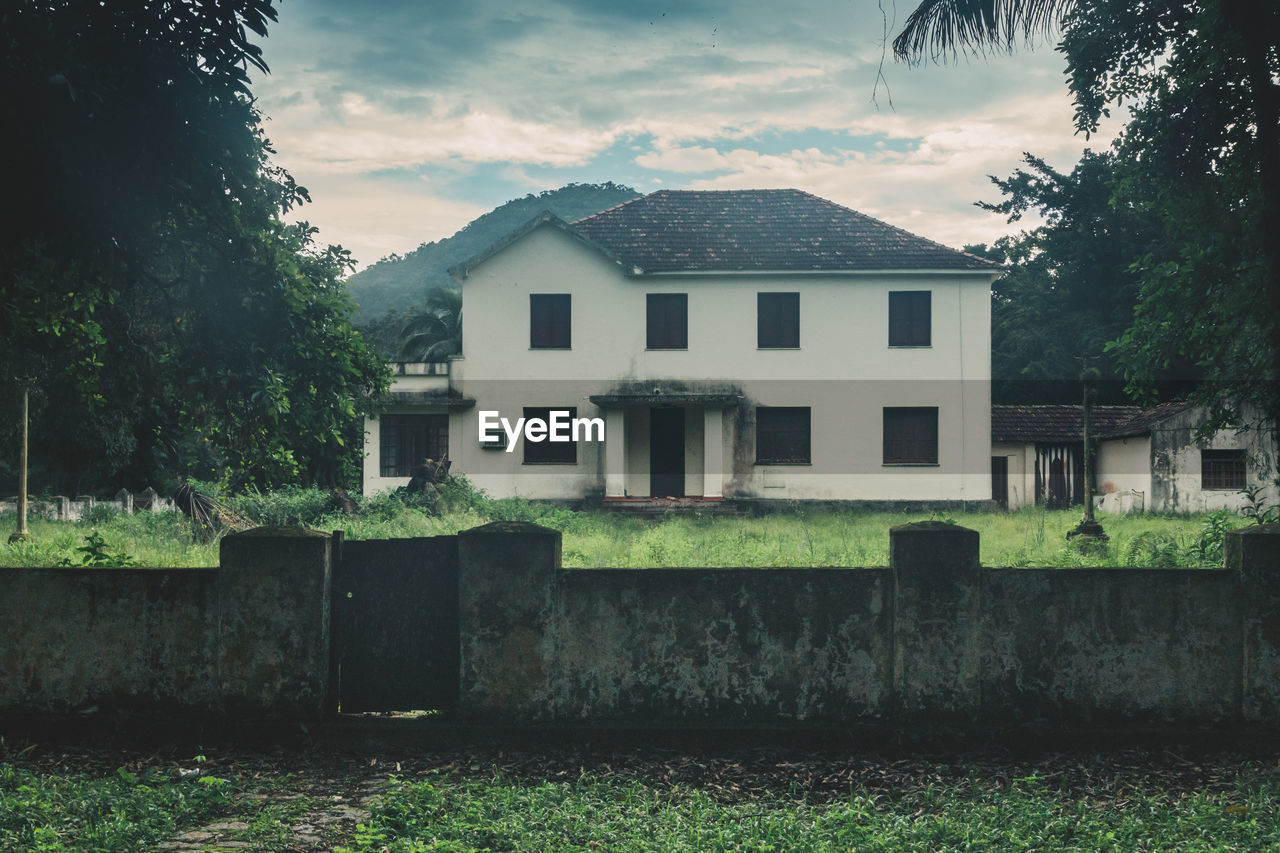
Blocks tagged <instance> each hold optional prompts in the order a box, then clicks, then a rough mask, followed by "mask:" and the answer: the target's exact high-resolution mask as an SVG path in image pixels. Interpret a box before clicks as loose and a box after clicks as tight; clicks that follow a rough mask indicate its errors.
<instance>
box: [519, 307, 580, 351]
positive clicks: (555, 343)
mask: <svg viewBox="0 0 1280 853" xmlns="http://www.w3.org/2000/svg"><path fill="white" fill-rule="evenodd" d="M571 311H572V305H571V302H570V296H569V294H567V293H531V294H529V347H530V348H531V349H569V348H570V323H569V320H570V315H571Z"/></svg>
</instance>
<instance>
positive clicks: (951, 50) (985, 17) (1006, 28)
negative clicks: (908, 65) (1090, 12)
mask: <svg viewBox="0 0 1280 853" xmlns="http://www.w3.org/2000/svg"><path fill="white" fill-rule="evenodd" d="M1074 5H1075V0H922V2H921V3H920V5H919V6H917V7H916V9H915V11H914V12H912V13H911V14H910V15H909V16H908V17H907V22H906V24H905V25H904V26H903V28H902V32H900V33H899V34H898V37H897V38H896V39H894V40H893V54H894V56H896V57H897V58H898V59H900V60H903V61H905V62H920V61H922V60H923V59H926V58H928V59H932V60H934V61H935V62H941V61H945V60H946V59H947V58H948V57H950V58H952V59H954V58H956V57H957V56H958V55H959V54H960V53H970V54H974V55H978V56H982V55H985V54H986V52H987V51H988V50H999V51H1009V50H1012V49H1013V48H1014V47H1015V45H1016V44H1017V42H1019V41H1025V42H1027V43H1029V44H1030V43H1034V42H1035V41H1036V39H1038V38H1041V37H1046V38H1047V37H1048V36H1050V35H1051V34H1052V33H1053V31H1054V30H1055V29H1056V28H1057V26H1058V25H1059V24H1060V23H1061V22H1062V20H1063V17H1064V16H1065V15H1066V14H1067V13H1068V12H1069V11H1070V10H1071V8H1072V7H1073V6H1074Z"/></svg>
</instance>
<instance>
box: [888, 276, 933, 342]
mask: <svg viewBox="0 0 1280 853" xmlns="http://www.w3.org/2000/svg"><path fill="white" fill-rule="evenodd" d="M930 296H931V294H930V292H929V291H927V290H893V291H890V292H889V346H891V347H927V346H930V345H931V343H930V341H931V332H932V329H933V322H932V318H931V317H930V314H931V312H932V306H931V299H930Z"/></svg>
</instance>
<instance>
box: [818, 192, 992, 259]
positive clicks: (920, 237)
mask: <svg viewBox="0 0 1280 853" xmlns="http://www.w3.org/2000/svg"><path fill="white" fill-rule="evenodd" d="M793 191H794V192H798V193H800V194H802V195H807V196H809V197H810V198H816V199H817V200H818V201H821V202H825V203H827V204H831V205H835V206H836V207H839V208H841V209H842V210H847V211H849V212H850V213H852V214H853V215H855V216H861V217H862V218H863V219H869V220H871V221H872V222H875V223H876V224H878V225H883V226H884V227H885V228H889V229H892V230H893V231H897V232H899V233H901V234H906V235H907V236H908V237H914V238H916V239H917V240H923V241H925V242H926V243H929V244H930V245H933V246H937V247H938V248H939V249H946V250H947V251H948V252H955V253H956V254H957V255H964V256H965V257H967V258H973V259H974V260H975V261H982V262H983V263H985V264H991V265H992V266H993V267H995V268H997V269H1001V268H1003V267H1004V264H997V263H996V262H995V261H993V260H990V259H988V258H983V257H979V256H978V255H975V254H973V253H971V252H966V251H964V250H962V249H954V248H952V247H951V246H948V245H946V244H944V243H939V242H938V241H937V240H930V239H929V238H928V237H925V236H924V235H922V234H917V233H915V232H914V231H908V230H907V229H905V228H902V227H901V226H898V225H894V224H893V223H891V222H885V221H884V220H883V219H880V218H878V217H875V216H872V215H871V214H870V213H863V212H862V211H861V210H856V209H854V208H852V207H847V206H845V205H843V204H841V203H840V202H838V201H832V200H831V199H829V198H823V197H822V196H820V195H817V194H815V193H811V192H809V191H808V190H802V189H799V188H795V189H794V190H793Z"/></svg>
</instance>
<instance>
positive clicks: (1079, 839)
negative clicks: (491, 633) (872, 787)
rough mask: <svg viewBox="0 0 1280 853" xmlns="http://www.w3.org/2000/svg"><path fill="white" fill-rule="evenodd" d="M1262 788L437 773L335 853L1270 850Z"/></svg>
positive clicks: (1271, 833)
mask: <svg viewBox="0 0 1280 853" xmlns="http://www.w3.org/2000/svg"><path fill="white" fill-rule="evenodd" d="M1277 793H1278V792H1277V789H1276V785H1275V784H1274V783H1271V782H1268V783H1262V784H1259V783H1242V784H1240V785H1238V786H1237V787H1236V789H1235V790H1233V791H1229V792H1224V793H1216V794H1205V793H1195V794H1191V795H1189V796H1183V797H1178V798H1169V797H1167V796H1163V795H1162V794H1161V792H1159V791H1154V790H1135V791H1132V792H1130V793H1128V794H1127V795H1126V796H1125V797H1124V798H1123V800H1122V801H1113V802H1092V801H1091V800H1090V798H1089V797H1087V796H1078V795H1075V794H1072V793H1069V792H1063V791H1056V790H1053V789H1052V788H1050V787H1048V786H1047V785H1046V783H1045V780H1044V779H1041V778H1038V777H1034V776H1032V777H1028V778H1023V779H1018V780H1015V781H1013V782H1012V784H1010V785H1009V786H1008V787H1002V786H997V785H992V784H991V783H990V780H974V779H970V780H968V781H966V782H963V783H960V784H957V785H938V786H936V787H929V788H927V789H926V790H923V791H919V792H915V793H912V794H908V795H905V796H902V797H900V798H897V799H894V798H892V797H886V796H883V795H880V794H875V793H870V792H866V791H860V790H852V791H850V793H849V795H848V797H847V798H845V799H843V800H841V801H838V802H832V803H824V804H811V803H807V802H805V801H804V800H799V801H796V800H791V799H787V798H781V797H769V798H765V799H752V800H747V801H739V802H733V801H729V802H725V801H721V800H720V799H718V798H717V797H715V796H712V795H711V794H709V793H708V792H706V791H703V790H698V789H683V788H666V789H664V788H659V787H654V786H652V785H647V784H644V783H642V782H618V781H601V780H597V779H593V778H591V777H589V776H583V777H582V778H579V779H577V780H575V781H572V782H542V783H536V784H520V783H517V782H514V781H510V780H504V779H501V778H499V779H494V780H492V781H487V782H465V781H462V782H460V781H456V780H451V779H449V778H448V777H445V776H437V777H435V778H428V779H426V780H422V781H417V782H401V783H397V784H394V785H393V786H392V787H391V788H390V790H389V792H388V793H387V794H386V795H385V796H384V798H383V799H384V801H383V804H382V805H380V806H379V807H378V808H377V809H375V811H374V814H373V817H372V819H371V820H370V821H369V822H368V823H367V824H364V825H362V826H359V827H357V829H356V831H355V833H354V838H353V841H352V843H350V844H349V845H346V846H341V847H338V848H337V850H338V851H340V852H341V853H375V851H377V852H378V853H380V852H381V851H392V853H419V851H446V850H447V851H479V850H513V851H514V850H520V851H526V850H527V851H553V850H566V851H568V850H583V851H587V850H627V851H653V853H681V852H682V851H687V853H713V851H778V853H784V851H833V853H834V851H850V850H857V851H867V853H872V851H883V853H893V851H922V853H926V851H939V850H993V851H995V850H1000V851H1017V850H1055V851H1089V852H1090V853H1092V851H1113V850H1114V851H1134V850H1205V851H1211V850H1215V851H1216V850H1274V849H1276V847H1277V845H1280V811H1278V810H1277Z"/></svg>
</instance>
